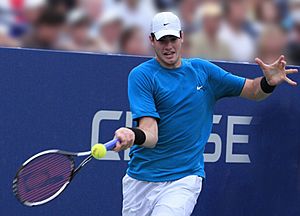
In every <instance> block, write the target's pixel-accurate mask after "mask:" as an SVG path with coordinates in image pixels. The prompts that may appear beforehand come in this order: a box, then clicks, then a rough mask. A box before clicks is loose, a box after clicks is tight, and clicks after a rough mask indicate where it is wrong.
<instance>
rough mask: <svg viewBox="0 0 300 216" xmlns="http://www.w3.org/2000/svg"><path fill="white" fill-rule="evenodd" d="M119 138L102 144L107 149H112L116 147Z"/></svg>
mask: <svg viewBox="0 0 300 216" xmlns="http://www.w3.org/2000/svg"><path fill="white" fill-rule="evenodd" d="M118 141H119V139H113V140H111V141H109V142H107V143H105V144H104V146H105V148H106V150H107V151H109V150H112V149H113V148H114V147H116V144H117V142H118Z"/></svg>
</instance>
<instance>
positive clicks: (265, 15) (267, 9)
mask: <svg viewBox="0 0 300 216" xmlns="http://www.w3.org/2000/svg"><path fill="white" fill-rule="evenodd" d="M255 15H256V21H257V23H256V30H257V31H258V32H259V33H261V32H262V31H263V30H264V27H265V26H267V25H273V24H276V25H279V24H281V20H282V17H281V14H280V11H279V6H278V4H277V3H276V2H275V1H274V0H264V1H259V2H258V3H257V5H256V10H255Z"/></svg>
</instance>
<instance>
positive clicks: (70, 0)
mask: <svg viewBox="0 0 300 216" xmlns="http://www.w3.org/2000/svg"><path fill="white" fill-rule="evenodd" d="M48 2H49V7H51V9H52V10H56V11H57V12H60V13H68V12H69V11H70V10H72V9H73V8H75V6H76V3H77V0H48Z"/></svg>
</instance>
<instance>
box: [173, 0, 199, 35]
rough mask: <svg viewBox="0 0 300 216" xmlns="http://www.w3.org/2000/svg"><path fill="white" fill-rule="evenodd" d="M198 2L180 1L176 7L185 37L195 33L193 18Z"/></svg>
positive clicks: (195, 0)
mask: <svg viewBox="0 0 300 216" xmlns="http://www.w3.org/2000/svg"><path fill="white" fill-rule="evenodd" d="M198 2H199V1H198V0H182V1H180V3H179V5H178V10H179V16H180V18H181V23H182V24H181V25H182V30H183V31H184V33H185V35H186V36H187V35H188V34H190V33H193V32H195V31H196V26H195V21H194V18H195V13H196V9H197V7H198V6H199V3H198Z"/></svg>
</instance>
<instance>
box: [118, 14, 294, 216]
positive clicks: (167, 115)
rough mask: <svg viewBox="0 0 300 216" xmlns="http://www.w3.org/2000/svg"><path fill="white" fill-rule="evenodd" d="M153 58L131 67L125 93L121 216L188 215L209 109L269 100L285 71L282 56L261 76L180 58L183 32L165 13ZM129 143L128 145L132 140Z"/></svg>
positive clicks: (198, 184) (154, 27) (199, 177)
mask: <svg viewBox="0 0 300 216" xmlns="http://www.w3.org/2000/svg"><path fill="white" fill-rule="evenodd" d="M151 31H152V33H151V35H150V42H151V45H152V47H153V49H154V51H155V53H156V55H155V58H153V59H151V60H149V61H146V62H144V63H142V64H140V65H139V66H137V67H136V68H134V69H133V70H132V71H131V73H130V75H129V78H128V96H129V101H130V108H131V111H132V116H133V119H134V121H135V122H137V127H135V128H120V129H118V130H117V131H116V132H115V136H116V137H117V138H118V139H120V142H119V143H118V144H117V146H116V148H115V149H114V150H115V151H117V152H118V151H121V150H125V149H127V148H130V147H131V151H130V158H131V159H130V161H129V166H128V169H127V174H126V175H125V176H124V178H123V210H122V213H123V216H146V215H151V216H185V215H191V213H192V211H193V209H194V206H195V204H196V202H197V198H198V196H199V194H200V192H201V188H202V181H203V179H204V178H205V172H204V158H203V152H204V147H205V144H206V143H207V140H208V138H209V135H210V132H211V128H212V119H213V108H214V105H215V104H216V102H217V101H218V100H219V99H220V98H223V97H232V96H241V97H244V98H248V99H252V100H263V99H265V98H267V97H268V96H269V95H270V94H271V93H272V91H273V90H274V88H275V87H276V86H277V85H279V84H280V83H282V82H287V83H288V84H290V85H292V86H295V85H296V84H297V83H296V82H294V81H292V80H291V79H289V78H288V77H287V74H290V73H295V72H297V70H296V69H289V70H286V69H285V66H286V61H285V58H284V56H280V57H279V58H278V60H277V61H276V62H274V63H273V64H271V65H266V64H265V63H264V62H262V61H261V60H260V59H258V58H257V59H256V62H257V63H258V65H259V66H260V68H261V69H262V72H263V76H262V77H258V78H256V79H253V80H251V79H246V78H243V77H238V76H235V75H233V74H231V73H228V72H226V71H224V70H223V69H222V68H220V67H218V66H216V65H214V64H212V63H210V62H208V61H205V60H201V59H197V58H194V59H183V58H181V54H180V52H181V47H182V43H183V32H182V31H181V24H180V20H179V19H178V17H177V16H176V15H174V14H173V13H171V12H163V13H158V14H156V15H155V16H154V18H153V20H152V24H151ZM133 144H134V145H133Z"/></svg>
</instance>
